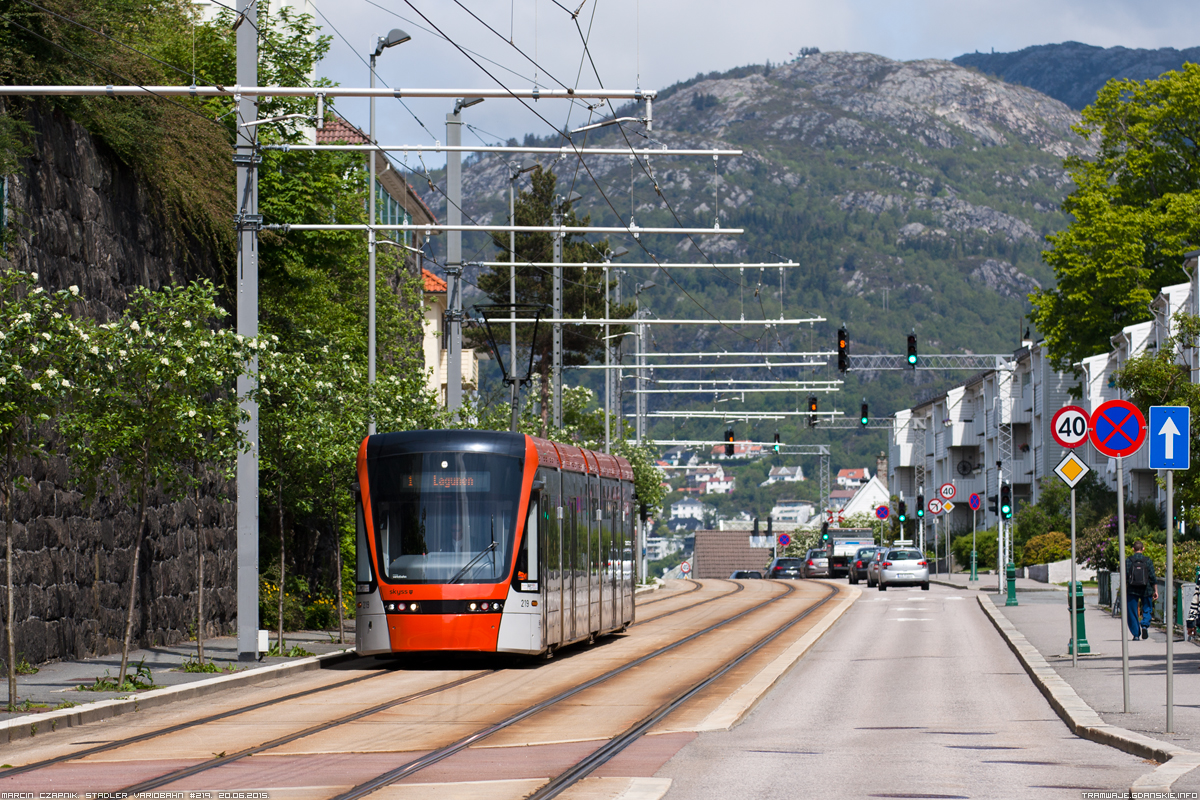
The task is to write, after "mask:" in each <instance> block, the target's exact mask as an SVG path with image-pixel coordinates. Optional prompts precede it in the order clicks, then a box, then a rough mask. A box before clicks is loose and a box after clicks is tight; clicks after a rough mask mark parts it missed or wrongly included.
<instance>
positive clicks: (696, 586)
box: [638, 578, 703, 608]
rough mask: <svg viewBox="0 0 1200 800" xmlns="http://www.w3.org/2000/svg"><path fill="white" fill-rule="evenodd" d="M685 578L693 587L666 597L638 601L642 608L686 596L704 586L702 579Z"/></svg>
mask: <svg viewBox="0 0 1200 800" xmlns="http://www.w3.org/2000/svg"><path fill="white" fill-rule="evenodd" d="M685 580H686V581H687V582H688V583H690V584H691V585H692V588H690V589H688V590H687V591H686V592H675V593H673V594H669V595H667V596H666V597H656V598H654V599H653V600H647V601H646V602H644V603H638V605H639V606H641V607H642V608H645V607H646V606H652V605H654V604H655V603H665V602H666V601H667V600H675V599H677V598H680V597H686V596H687V595H689V594H692V593H693V592H698V591H700V589H701V588H703V587H702V585H701V583H700V581H694V580H692V579H691V578H685Z"/></svg>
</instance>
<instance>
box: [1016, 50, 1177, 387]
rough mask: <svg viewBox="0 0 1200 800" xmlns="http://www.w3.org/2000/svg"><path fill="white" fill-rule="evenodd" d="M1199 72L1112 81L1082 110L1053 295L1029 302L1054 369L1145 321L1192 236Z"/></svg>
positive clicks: (1056, 249)
mask: <svg viewBox="0 0 1200 800" xmlns="http://www.w3.org/2000/svg"><path fill="white" fill-rule="evenodd" d="M1198 111H1200V66H1197V65H1195V64H1185V65H1184V66H1183V69H1182V70H1180V71H1178V72H1167V73H1164V74H1163V75H1162V77H1160V78H1158V79H1157V80H1148V81H1144V82H1138V81H1134V80H1117V79H1114V80H1111V81H1109V82H1108V84H1107V85H1106V86H1105V87H1104V88H1103V89H1102V90H1101V91H1100V93H1099V95H1098V96H1097V98H1096V102H1095V103H1094V104H1093V105H1091V106H1089V107H1088V108H1086V109H1084V111H1083V122H1082V124H1081V125H1080V126H1079V127H1078V131H1079V133H1080V134H1082V135H1083V136H1085V137H1087V138H1089V139H1091V140H1093V141H1097V144H1098V146H1099V152H1098V153H1097V155H1096V157H1095V158H1082V157H1074V158H1070V159H1068V160H1067V168H1068V169H1069V171H1070V173H1071V178H1072V180H1073V181H1074V182H1075V185H1076V188H1075V190H1074V192H1072V194H1071V196H1070V197H1069V198H1067V200H1066V202H1065V203H1064V204H1063V210H1064V211H1065V212H1067V213H1069V214H1071V215H1072V217H1073V221H1072V223H1071V225H1070V227H1068V228H1067V229H1066V230H1065V231H1062V232H1060V233H1058V234H1055V235H1053V236H1051V237H1050V242H1051V244H1052V245H1053V247H1052V249H1051V250H1050V251H1048V252H1047V253H1046V256H1045V257H1046V261H1047V263H1048V264H1049V265H1050V266H1051V267H1053V268H1054V274H1055V278H1056V286H1055V287H1054V288H1052V289H1045V290H1041V291H1039V292H1035V293H1034V294H1033V295H1031V297H1030V299H1031V300H1032V302H1033V305H1034V313H1033V320H1034V321H1035V322H1036V323H1037V325H1038V328H1039V330H1041V332H1042V333H1043V334H1044V335H1045V337H1046V342H1047V344H1048V345H1049V348H1050V354H1051V356H1052V358H1053V359H1054V362H1055V364H1056V365H1057V367H1058V368H1059V369H1066V370H1069V369H1072V365H1073V364H1074V363H1076V362H1078V361H1080V360H1081V359H1083V358H1085V357H1087V356H1091V355H1096V354H1098V353H1104V352H1108V350H1109V347H1110V344H1109V337H1111V336H1112V335H1114V334H1116V333H1117V332H1118V331H1120V330H1121V328H1122V327H1124V326H1126V325H1132V324H1135V323H1138V322H1142V321H1144V320H1148V319H1150V310H1149V308H1148V306H1149V303H1150V301H1151V300H1152V299H1153V298H1154V295H1155V294H1156V293H1157V292H1158V290H1159V288H1160V287H1162V286H1166V285H1169V284H1172V283H1177V282H1178V281H1179V279H1180V276H1179V264H1180V263H1181V261H1182V256H1183V254H1184V253H1185V252H1187V251H1188V250H1190V249H1191V248H1192V247H1193V244H1194V242H1195V241H1196V240H1197V236H1198V235H1200V222H1198V221H1197V220H1198V219H1200V215H1198V214H1197V212H1198V211H1200V177H1198V176H1200V169H1198V168H1200V152H1198V151H1197V150H1196V147H1195V142H1196V141H1197V139H1198V137H1200V121H1198V116H1197V112H1198Z"/></svg>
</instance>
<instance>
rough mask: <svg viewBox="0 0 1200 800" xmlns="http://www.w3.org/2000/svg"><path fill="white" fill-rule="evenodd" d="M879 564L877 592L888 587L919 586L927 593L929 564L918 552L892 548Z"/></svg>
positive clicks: (883, 590)
mask: <svg viewBox="0 0 1200 800" xmlns="http://www.w3.org/2000/svg"><path fill="white" fill-rule="evenodd" d="M878 564H879V578H878V580H879V591H881V592H885V591H887V588H888V587H889V586H899V585H902V584H907V585H910V586H913V585H916V584H920V585H921V588H922V589H924V590H925V591H929V562H928V561H926V560H925V556H924V555H922V553H921V551H920V550H911V549H909V548H900V547H894V548H891V549H889V550H887V551H886V552H884V554H883V558H882V559H881V560H880V561H879V562H878Z"/></svg>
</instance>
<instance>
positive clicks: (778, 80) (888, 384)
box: [426, 53, 1089, 473]
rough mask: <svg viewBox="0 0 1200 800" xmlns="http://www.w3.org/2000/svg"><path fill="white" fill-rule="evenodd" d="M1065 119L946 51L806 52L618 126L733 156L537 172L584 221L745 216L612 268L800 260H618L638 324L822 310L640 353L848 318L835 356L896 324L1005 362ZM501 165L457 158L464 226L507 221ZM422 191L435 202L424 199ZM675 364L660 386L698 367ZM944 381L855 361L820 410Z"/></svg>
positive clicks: (867, 444) (785, 400)
mask: <svg viewBox="0 0 1200 800" xmlns="http://www.w3.org/2000/svg"><path fill="white" fill-rule="evenodd" d="M641 113H644V112H643V111H642V110H641V108H640V107H637V106H629V107H626V108H622V109H618V110H617V115H618V116H636V115H639V114H641ZM576 119H578V117H577V116H576ZM1078 120H1079V115H1078V113H1077V112H1076V111H1074V110H1072V109H1070V108H1068V107H1067V106H1066V105H1065V104H1063V103H1062V102H1060V101H1058V100H1055V99H1053V98H1050V97H1047V96H1046V95H1044V94H1042V93H1040V92H1038V91H1036V90H1034V89H1030V88H1028V87H1024V86H1018V85H1014V84H1010V83H1005V82H1003V81H1001V80H999V79H997V78H994V77H990V76H987V75H984V74H981V73H980V72H978V71H976V70H971V69H967V68H965V67H961V66H958V65H956V64H953V63H950V62H947V61H938V60H925V61H911V62H899V61H893V60H890V59H887V58H884V57H882V56H876V55H870V54H862V53H822V54H818V55H810V56H807V57H804V58H800V59H798V60H796V61H794V62H792V63H788V64H784V65H775V66H771V65H766V66H748V67H741V68H738V69H734V70H731V71H728V72H724V73H711V74H708V75H698V76H696V77H695V78H693V79H691V80H689V81H685V82H682V83H679V84H676V85H674V86H671V87H668V88H667V89H664V90H662V91H661V92H660V93H659V95H658V99H657V100H656V101H655V104H654V128H653V130H652V131H645V130H644V128H643V127H642V126H638V125H633V126H631V125H625V126H624V128H626V129H627V131H626V132H625V134H624V135H627V136H628V137H629V139H628V141H630V142H633V143H635V144H637V145H639V146H647V147H661V146H669V147H692V148H700V147H721V148H730V147H738V148H742V149H743V150H744V151H745V155H743V156H741V157H737V158H721V159H719V160H718V161H717V162H715V163H714V161H713V159H712V158H697V157H667V156H652V157H650V158H649V159H646V161H645V163H644V165H642V164H632V165H631V163H630V159H629V158H628V157H626V156H598V157H589V158H588V159H587V160H586V165H585V166H581V165H580V163H579V162H578V160H575V159H573V158H561V159H558V160H556V161H547V162H546V165H547V166H548V167H550V168H552V169H553V170H554V171H555V172H556V174H557V175H558V176H559V185H560V186H561V187H562V190H563V194H566V193H567V191H569V190H570V189H571V188H574V189H576V190H577V191H579V192H581V193H582V194H583V199H582V200H581V201H579V203H577V208H579V209H580V210H583V211H586V212H588V213H590V214H591V216H592V222H593V224H613V223H615V222H616V221H617V216H618V214H619V215H620V217H621V220H622V221H623V222H625V223H627V222H628V221H629V218H630V216H631V214H632V216H633V217H634V218H635V219H636V222H637V224H638V225H639V226H687V227H703V228H712V227H713V225H714V224H715V223H718V222H719V224H720V226H721V227H722V228H727V227H744V228H745V229H746V233H745V235H743V236H715V235H714V236H703V237H696V241H695V243H693V242H692V241H690V240H689V239H688V238H686V237H681V236H651V235H642V236H641V238H640V240H639V241H634V240H633V238H632V237H610V241H611V243H612V245H613V246H614V247H617V246H619V245H623V246H625V247H627V248H628V249H629V250H630V255H629V256H626V257H625V259H624V260H626V261H633V260H637V261H649V260H650V257H649V256H648V255H647V253H653V254H654V256H655V257H656V258H658V259H659V260H660V261H671V262H680V261H703V260H704V258H705V257H706V256H707V257H709V258H712V259H713V260H714V261H716V262H717V263H730V262H736V261H742V260H745V261H752V262H754V261H765V262H777V261H779V260H780V258H779V256H783V257H786V258H790V259H792V260H793V261H795V262H797V263H798V264H799V266H798V267H794V268H789V269H787V270H785V274H784V276H783V279H782V281H781V280H780V276H779V270H776V269H766V270H759V269H746V270H744V271H742V272H739V270H738V269H737V268H727V269H722V270H712V269H706V270H697V269H690V270H689V269H682V268H681V269H675V268H669V269H661V270H658V271H656V272H651V271H650V270H639V271H636V274H634V275H632V276H627V280H628V283H627V284H626V289H625V291H626V292H627V294H626V295H625V296H626V297H628V296H629V294H628V293H629V292H630V291H631V289H632V286H633V285H634V282H635V281H636V282H641V281H645V280H651V281H653V282H654V283H656V284H657V287H656V288H651V289H648V290H647V291H645V292H644V293H643V294H642V295H641V302H642V306H643V308H649V310H650V311H651V313H652V314H653V315H655V316H660V317H663V318H668V317H703V316H707V315H709V314H712V315H716V316H719V317H721V318H723V319H733V320H737V319H739V318H741V317H743V316H744V317H745V318H760V319H762V318H768V319H769V318H779V316H780V315H781V314H783V315H784V316H786V317H789V318H795V317H807V316H822V317H825V318H826V322H824V323H817V324H816V325H812V326H809V325H805V326H802V327H799V328H797V327H790V328H789V327H782V326H781V327H778V328H773V329H766V330H765V331H764V329H763V328H761V327H760V328H753V329H749V328H748V329H746V330H744V331H730V330H727V329H723V328H720V327H718V326H715V325H714V326H711V327H710V326H687V327H686V328H684V327H682V326H681V327H679V328H668V327H661V328H656V329H653V338H652V341H651V342H650V344H649V346H650V347H652V348H653V349H656V350H659V351H664V352H687V351H696V350H705V351H712V350H721V349H725V350H777V351H786V350H812V349H821V350H829V349H831V348H833V346H834V339H835V332H836V330H837V328H838V326H839V325H840V324H843V323H844V324H845V325H846V326H847V328H848V330H849V334H850V339H851V352H852V353H853V354H866V353H893V354H894V353H902V352H904V346H905V336H906V335H907V334H908V333H910V332H914V331H915V333H916V334H917V337H918V343H919V344H918V348H919V350H920V352H921V353H923V354H925V353H1006V352H1008V353H1010V352H1012V350H1013V349H1014V348H1016V347H1017V346H1018V345H1019V340H1020V336H1021V333H1022V330H1023V328H1024V325H1025V324H1024V322H1023V316H1024V314H1025V313H1026V311H1027V309H1028V301H1027V300H1026V295H1027V294H1028V292H1029V291H1031V290H1032V289H1034V288H1035V287H1037V286H1039V285H1045V284H1046V283H1047V282H1049V281H1051V280H1052V277H1053V276H1052V273H1051V271H1050V270H1049V269H1048V268H1047V267H1046V266H1045V264H1044V263H1043V262H1042V260H1041V250H1042V248H1043V247H1044V237H1045V236H1046V235H1047V234H1050V233H1053V232H1054V231H1057V230H1061V229H1062V228H1063V227H1064V226H1065V225H1066V223H1067V218H1066V216H1065V215H1064V214H1063V213H1062V212H1061V211H1060V209H1059V207H1060V204H1061V202H1062V200H1063V198H1064V196H1065V194H1066V193H1067V192H1068V191H1069V189H1070V183H1069V179H1068V176H1067V175H1066V173H1065V172H1064V171H1063V168H1062V159H1063V157H1064V156H1067V155H1070V154H1087V153H1088V152H1089V150H1088V144H1087V143H1086V142H1084V141H1083V140H1082V139H1081V138H1080V137H1078V136H1077V135H1076V134H1075V133H1073V132H1072V131H1071V126H1072V125H1073V124H1075V123H1076V122H1078ZM574 124H576V125H578V124H582V123H581V122H578V121H577V122H575V123H574ZM624 135H623V133H622V130H620V129H618V126H610V127H607V128H602V129H599V130H598V131H595V132H593V133H591V134H589V137H590V138H589V139H588V140H587V141H586V145H588V146H592V145H617V144H622V145H623V144H624V143H625V141H626V139H625V138H624ZM582 138H583V137H582V135H576V137H575V141H577V142H580V143H583V142H582ZM526 142H527V143H532V142H536V143H538V144H547V145H556V144H558V143H559V140H558V139H557V138H556V137H551V138H545V139H540V140H539V139H536V138H534V137H526ZM643 166H644V169H643ZM507 174H508V170H507V167H506V163H505V160H504V159H503V158H501V157H498V156H493V155H485V156H482V157H479V158H474V159H471V160H470V161H468V162H467V163H466V165H465V166H464V170H463V175H464V192H463V194H464V197H465V198H467V200H466V213H467V215H468V216H469V218H472V219H474V220H476V221H477V222H489V221H501V220H504V219H506V218H507V205H508V203H507V194H508V178H507ZM655 186H657V187H658V192H656V190H655ZM659 192H661V194H659ZM426 200H427V201H428V202H429V203H430V204H431V205H432V206H434V207H435V210H437V209H440V210H439V211H438V213H444V209H445V203H444V201H443V198H442V196H441V195H440V193H437V192H431V193H429V194H428V195H427V196H426ZM718 209H719V211H718ZM697 247H698V248H699V249H700V250H702V251H703V255H702V254H701V253H700V252H698V249H697ZM643 248H645V249H643ZM464 253H466V254H467V256H468V259H470V258H472V256H471V255H470V254H472V253H477V255H475V256H473V258H474V259H476V260H483V259H485V258H489V257H491V256H492V255H493V254H494V249H493V248H492V247H491V245H490V242H489V241H488V240H486V239H483V238H481V237H476V238H474V239H471V238H470V237H467V240H466V241H464ZM776 254H779V256H777V255H776ZM615 265H616V264H615V263H614V266H615ZM598 302H599V301H598ZM600 308H602V306H601V307H599V308H598V309H597V313H596V314H589V316H598V314H599V311H600ZM674 372H676V373H678V374H673V375H671V376H670V377H671V378H673V379H688V378H691V379H703V378H707V377H710V375H709V374H697V373H691V374H682V373H684V372H685V371H684V370H675V371H674ZM593 374H595V373H593ZM658 377H660V378H662V377H665V376H664V375H662V374H660V375H659V376H658ZM720 377H741V378H750V377H752V378H756V379H767V378H772V377H774V378H778V377H784V378H793V379H794V378H798V377H804V378H806V379H817V380H832V379H836V378H838V377H840V376H838V374H837V373H836V370H835V369H834V368H833V367H832V366H829V367H820V368H816V369H812V368H803V369H801V368H788V369H779V368H776V369H774V370H773V371H771V372H769V373H768V372H767V371H765V370H757V371H751V370H742V371H740V372H733V373H730V372H726V371H723V372H721V373H720ZM962 377H963V375H962V374H961V373H958V374H954V373H951V374H949V375H948V374H947V373H939V372H933V371H920V372H916V373H911V372H878V373H868V374H864V373H859V372H851V373H849V374H848V375H847V376H846V379H845V380H846V382H845V384H844V386H843V387H842V391H841V392H839V393H838V394H836V395H834V396H832V397H829V396H825V395H822V397H821V400H820V409H821V410H827V409H829V408H831V407H832V408H836V409H839V410H841V411H844V412H846V414H847V416H854V415H856V414H857V412H858V404H859V402H860V398H862V397H864V396H865V397H866V399H867V401H868V402H869V404H870V407H871V413H872V415H873V416H875V417H882V416H886V415H889V414H891V413H892V412H894V411H896V410H897V409H900V408H904V407H906V406H908V405H911V404H912V403H913V402H914V401H915V400H916V399H917V397H918V396H919V395H922V394H925V393H929V392H936V391H938V390H939V387H941V386H944V385H946V383H947V381H948V380H950V379H951V378H953V379H955V380H961V379H962ZM691 398H695V399H694V401H693V400H692V399H691ZM805 399H806V398H805V397H802V396H799V394H798V393H797V394H791V393H784V394H759V395H752V394H747V395H746V397H745V402H740V398H738V397H731V396H729V395H722V396H721V397H716V396H714V395H680V394H677V395H653V396H652V398H651V409H652V410H664V409H668V408H670V409H679V408H707V409H714V408H723V409H729V408H737V409H746V410H780V409H795V408H798V407H800V406H802V405H803V404H804V402H805ZM718 401H720V404H718ZM656 422H657V423H658V424H656V425H653V426H652V428H651V432H652V435H653V436H655V437H657V438H659V439H665V438H705V439H713V438H720V433H721V431H722V429H723V427H724V426H723V424H721V423H714V422H696V421H692V422H686V423H685V422H683V421H680V422H678V423H674V422H671V421H669V420H668V421H656ZM735 429H736V433H737V435H738V437H739V438H742V437H743V436H749V437H753V438H754V439H756V440H758V441H770V439H771V438H772V434H773V432H774V431H775V430H776V429H777V430H779V432H780V434H781V437H782V438H783V441H784V442H795V443H818V442H819V443H825V442H829V443H833V444H835V445H836V449H835V451H834V458H833V464H834V468H835V469H837V468H839V467H861V466H873V464H874V457H875V455H876V454H877V453H878V452H879V451H880V450H881V449H883V447H884V437H883V434H882V432H880V431H847V432H825V431H822V430H821V429H820V428H819V427H818V429H817V430H816V431H811V430H809V428H808V427H807V426H806V425H805V424H804V422H803V418H801V417H789V418H786V419H784V420H782V421H780V422H779V423H775V422H769V423H765V422H764V423H759V424H758V425H756V426H747V425H746V424H745V423H741V424H738V425H736V426H735ZM801 463H803V464H804V466H805V469H806V471H808V472H810V473H811V472H812V470H813V469H814V468H815V462H813V461H812V460H804V461H802V462H801Z"/></svg>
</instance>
